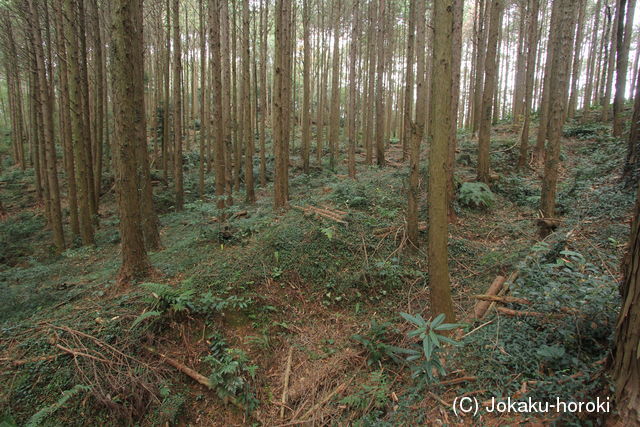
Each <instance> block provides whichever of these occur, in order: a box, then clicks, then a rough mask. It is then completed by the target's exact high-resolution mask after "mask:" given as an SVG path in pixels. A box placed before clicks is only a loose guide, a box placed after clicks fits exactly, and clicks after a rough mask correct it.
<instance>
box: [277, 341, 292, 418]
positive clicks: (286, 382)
mask: <svg viewBox="0 0 640 427" xmlns="http://www.w3.org/2000/svg"><path fill="white" fill-rule="evenodd" d="M292 356H293V346H291V347H289V355H288V356H287V367H286V368H285V370H284V386H283V388H282V398H281V399H280V403H282V406H281V407H280V419H283V418H284V408H285V407H286V404H287V394H288V393H289V375H290V374H291V358H292Z"/></svg>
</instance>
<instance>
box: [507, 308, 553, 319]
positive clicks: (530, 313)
mask: <svg viewBox="0 0 640 427" xmlns="http://www.w3.org/2000/svg"><path fill="white" fill-rule="evenodd" d="M496 310H498V312H500V313H502V314H505V315H507V316H513V317H527V316H529V317H553V318H559V317H563V315H562V314H560V313H541V312H539V311H522V310H512V309H510V308H507V307H500V306H497V307H496Z"/></svg>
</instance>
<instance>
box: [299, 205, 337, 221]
mask: <svg viewBox="0 0 640 427" xmlns="http://www.w3.org/2000/svg"><path fill="white" fill-rule="evenodd" d="M293 208H294V209H298V210H301V211H302V212H304V214H305V215H312V214H315V215H316V216H321V217H323V218H326V219H330V220H332V221H335V222H339V223H340V224H344V225H348V223H347V222H346V221H345V220H344V217H345V215H346V212H345V213H341V212H342V211H335V212H334V211H331V210H329V209H322V208H318V207H315V206H293Z"/></svg>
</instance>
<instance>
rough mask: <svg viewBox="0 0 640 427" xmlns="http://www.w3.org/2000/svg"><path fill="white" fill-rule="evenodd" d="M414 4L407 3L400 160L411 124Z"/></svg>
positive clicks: (404, 154)
mask: <svg viewBox="0 0 640 427" xmlns="http://www.w3.org/2000/svg"><path fill="white" fill-rule="evenodd" d="M415 8H416V5H415V2H409V16H408V27H407V55H406V58H405V70H406V71H405V79H404V84H405V87H404V117H403V132H402V158H403V159H404V158H405V157H407V155H408V153H409V147H410V146H411V138H412V137H411V126H412V122H413V84H414V75H413V63H414V59H413V58H414V50H415V48H414V45H415V33H416V28H415V27H416V23H415V20H416V13H415Z"/></svg>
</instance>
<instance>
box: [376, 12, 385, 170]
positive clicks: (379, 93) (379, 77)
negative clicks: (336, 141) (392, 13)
mask: <svg viewBox="0 0 640 427" xmlns="http://www.w3.org/2000/svg"><path fill="white" fill-rule="evenodd" d="M385 3H386V0H378V29H377V31H378V33H377V35H378V37H377V41H376V43H377V50H378V52H377V56H378V59H377V64H376V139H375V141H376V163H377V164H378V166H384V165H385V159H384V142H385V141H384V62H385V55H384V42H385V17H386V10H385V8H386V4H385Z"/></svg>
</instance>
